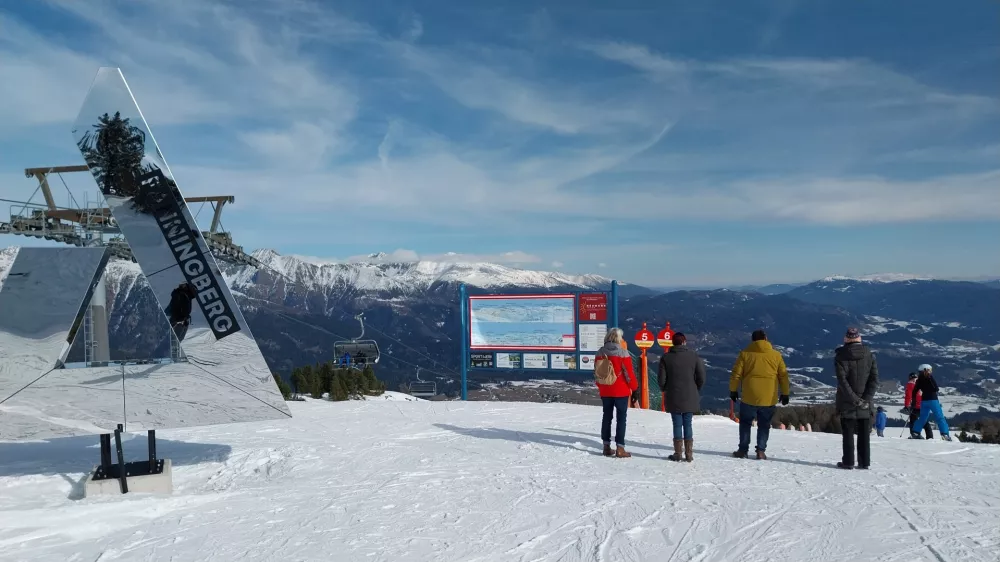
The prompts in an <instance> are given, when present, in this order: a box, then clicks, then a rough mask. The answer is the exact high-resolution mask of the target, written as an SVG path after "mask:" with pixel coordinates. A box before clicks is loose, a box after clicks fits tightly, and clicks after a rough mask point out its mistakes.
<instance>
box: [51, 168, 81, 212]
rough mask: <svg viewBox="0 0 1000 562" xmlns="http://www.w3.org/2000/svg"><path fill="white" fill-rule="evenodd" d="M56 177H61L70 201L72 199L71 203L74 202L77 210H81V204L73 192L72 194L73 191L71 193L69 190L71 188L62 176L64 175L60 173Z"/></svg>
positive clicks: (60, 179)
mask: <svg viewBox="0 0 1000 562" xmlns="http://www.w3.org/2000/svg"><path fill="white" fill-rule="evenodd" d="M56 175H57V176H59V181H61V182H62V184H63V187H65V188H66V193H68V194H69V199H70V201H72V202H73V204H74V205H76V208H77V209H79V208H80V202H79V201H77V200H76V197H73V192H72V191H70V190H69V186H68V185H66V180H65V179H64V178H63V175H62V173H61V172H58V173H56Z"/></svg>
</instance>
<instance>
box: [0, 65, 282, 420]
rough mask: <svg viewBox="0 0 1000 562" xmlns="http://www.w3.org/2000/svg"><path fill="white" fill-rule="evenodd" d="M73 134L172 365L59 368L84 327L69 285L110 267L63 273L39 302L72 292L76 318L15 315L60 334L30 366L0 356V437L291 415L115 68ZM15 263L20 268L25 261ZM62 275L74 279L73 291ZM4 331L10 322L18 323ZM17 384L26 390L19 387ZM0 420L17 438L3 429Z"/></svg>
mask: <svg viewBox="0 0 1000 562" xmlns="http://www.w3.org/2000/svg"><path fill="white" fill-rule="evenodd" d="M73 136H74V139H75V140H76V142H77V146H78V147H79V148H80V152H81V154H82V155H83V157H84V159H85V161H86V162H87V164H88V167H89V168H90V171H91V173H92V174H93V176H94V179H95V180H96V181H97V184H98V187H99V188H100V190H101V192H102V193H103V194H104V197H105V199H106V200H107V203H108V207H109V208H110V209H111V213H112V214H113V215H114V218H115V220H116V221H117V223H118V225H119V228H120V229H121V233H122V235H123V237H124V238H125V240H126V241H127V242H128V244H129V246H130V248H131V250H132V254H133V255H134V257H135V260H136V262H137V263H138V265H139V268H140V269H141V271H142V274H143V276H144V277H145V279H146V281H147V282H148V283H149V286H150V288H151V289H152V293H153V295H154V297H155V299H156V301H157V304H158V308H159V310H160V311H161V312H162V314H163V317H161V318H166V319H167V321H168V322H169V323H170V325H171V327H172V330H173V332H174V337H172V338H171V341H172V343H173V345H171V348H172V349H171V353H170V356H171V357H170V358H169V359H168V360H165V361H153V362H143V363H142V364H136V363H135V362H115V361H111V362H99V361H98V362H95V361H90V362H86V363H85V364H84V365H83V366H82V367H81V368H62V367H64V365H62V363H61V362H62V361H63V360H64V359H65V355H66V353H67V352H68V349H69V344H70V343H72V342H73V338H74V335H75V332H74V333H70V331H71V330H72V326H73V324H74V323H83V320H84V317H85V309H86V308H87V306H86V305H87V302H88V301H87V300H84V299H86V298H87V295H86V294H84V293H85V291H84V292H80V290H79V287H77V285H80V284H86V283H90V284H91V285H88V286H92V285H93V284H96V283H97V282H98V280H99V279H100V276H101V274H102V273H103V269H104V265H103V264H105V263H106V261H107V258H106V257H105V258H102V260H103V261H101V263H100V264H99V265H98V266H95V270H94V272H93V275H91V276H90V277H89V278H86V276H85V275H82V274H80V275H75V274H73V273H72V272H70V271H69V270H67V273H66V274H63V273H60V274H59V275H57V276H54V277H53V280H52V281H51V282H49V286H48V287H46V288H45V290H44V294H45V295H52V294H54V293H56V292H60V293H65V294H66V295H67V299H68V300H73V299H69V296H68V295H70V294H71V293H72V294H78V299H79V300H74V301H73V302H76V303H78V304H77V306H76V309H75V311H73V312H70V311H69V310H70V309H72V308H73V307H72V306H70V305H69V304H66V303H63V302H56V301H55V300H51V301H50V300H46V299H48V298H49V297H43V296H42V295H41V294H38V295H35V296H36V297H37V298H35V300H33V301H31V302H25V303H24V305H23V306H24V307H26V308H25V310H23V311H21V312H19V313H18V315H17V316H21V315H25V314H31V311H32V310H34V309H32V308H31V307H32V306H40V307H41V308H40V309H39V310H48V308H46V307H51V308H53V309H58V310H60V311H65V313H64V314H63V315H62V316H59V319H60V323H59V325H58V326H57V327H53V328H51V329H50V330H49V331H48V332H45V334H42V335H44V338H43V339H44V341H45V342H46V346H45V347H44V349H42V348H41V347H39V348H38V349H37V350H35V351H32V350H29V352H27V356H28V357H24V355H25V354H20V355H13V354H8V355H9V357H8V358H7V359H4V355H3V353H4V352H3V351H0V439H25V438H39V437H46V436H60V435H77V434H92V433H108V432H110V431H112V430H113V429H114V427H115V426H116V424H119V423H122V424H124V425H125V429H126V430H127V431H137V430H148V429H160V428H174V427H188V426H202V425H213V424H224V423H236V422H249V421H260V420H268V419H278V418H285V417H290V416H291V413H290V412H289V410H288V406H287V405H286V404H285V401H284V400H283V399H282V396H281V393H280V392H279V390H278V388H277V385H276V384H275V382H274V380H273V379H272V377H271V372H270V370H269V369H268V367H267V364H266V362H265V361H264V357H263V355H262V354H261V352H260V348H259V347H258V346H257V343H256V341H255V340H254V338H253V335H252V334H251V332H250V329H249V326H248V325H247V322H246V320H245V319H244V317H243V314H242V312H241V311H240V309H239V307H238V306H237V303H236V301H235V300H234V298H233V295H232V293H231V292H230V290H229V287H228V285H227V284H226V282H225V279H224V278H223V275H222V272H221V271H220V269H219V267H218V265H217V264H216V262H215V259H214V257H213V256H212V255H211V253H210V251H209V248H208V245H207V244H206V242H205V239H204V237H203V235H202V233H201V231H200V229H199V228H198V225H197V223H196V222H195V220H194V218H193V216H192V214H191V212H190V211H189V209H188V207H187V205H186V203H185V202H184V198H183V196H182V195H181V193H180V190H179V189H178V187H177V184H176V182H175V181H174V178H173V175H172V174H171V173H170V169H169V168H168V167H167V164H166V162H165V161H164V159H163V156H162V153H161V152H160V150H159V148H158V147H157V146H156V143H155V141H154V139H153V136H152V134H151V132H150V131H149V128H148V126H147V125H146V122H145V120H144V119H143V117H142V114H141V112H140V110H139V107H138V105H136V102H135V100H134V99H133V97H132V93H131V91H130V90H129V88H128V85H127V84H126V82H125V78H124V76H122V74H121V72H120V71H119V70H118V69H117V68H102V69H100V71H99V72H98V74H97V78H96V79H95V81H94V84H93V85H92V86H91V89H90V92H89V94H88V95H87V98H86V100H85V101H84V104H83V109H82V110H81V111H80V115H79V116H78V118H77V120H76V123H75V125H74V128H73ZM29 250H30V251H29ZM39 250H49V249H48V248H46V249H40V248H22V249H21V250H20V251H19V252H18V255H17V257H16V258H15V262H14V265H13V266H12V268H11V273H16V272H15V269H14V268H29V269H32V270H33V271H36V270H40V269H45V267H43V266H40V265H39V264H38V263H37V262H38V261H39V259H41V260H42V261H44V259H45V258H38V257H37V255H38V254H37V253H36V252H37V251H39ZM58 250H60V251H63V250H65V251H66V252H81V251H82V252H94V251H99V250H92V249H85V248H67V249H62V248H60V249H58ZM26 251H27V254H25V252H26ZM22 254H23V255H27V256H29V258H30V259H29V261H25V262H22ZM64 255H72V256H74V257H73V258H72V259H70V260H69V262H68V263H76V262H81V263H83V262H86V261H87V260H88V259H93V258H89V257H85V256H84V254H78V253H77V254H64ZM88 255H89V254H88ZM94 255H96V254H94ZM102 255H103V254H102ZM19 262H21V263H19ZM87 263H89V262H87ZM80 267H82V266H80ZM47 268H48V271H54V270H57V269H58V270H61V266H60V265H59V260H56V259H53V260H51V261H49V262H48V266H47ZM78 269H79V268H78ZM17 271H20V269H18V270H17ZM88 271H89V269H88ZM41 275H42V273H38V274H37V275H36V276H41ZM66 277H72V282H70V281H67V280H66V279H65V278H66ZM15 278H16V277H15ZM79 278H86V280H85V281H82V280H80V279H79ZM10 283H11V281H10V276H9V275H8V281H7V282H6V283H5V284H4V285H3V286H2V287H0V302H4V301H3V300H2V299H4V298H5V297H6V293H7V292H8V287H10V286H11V285H10ZM16 284H17V283H15V285H16ZM38 290H41V288H40V289H38ZM14 294H15V293H14V292H12V293H11V295H14ZM11 298H15V297H13V296H11ZM74 298H77V297H74ZM39 301H42V302H41V304H38V302H39ZM0 316H7V310H6V309H0ZM70 316H72V317H73V320H72V321H71V322H70V323H69V325H68V326H67V325H66V320H65V317H70ZM148 321H150V322H153V321H156V322H160V321H162V319H153V318H151V319H149V320H148ZM11 322H13V323H14V324H13V325H14V326H15V327H16V326H17V325H18V324H17V320H16V318H15V319H14V320H12V321H11ZM4 326H5V325H4V324H0V348H5V347H6V346H7V345H8V342H7V341H6V339H7V338H11V337H12V335H11V333H10V332H9V330H8V331H4ZM7 328H10V326H7ZM49 332H51V333H49ZM15 333H16V332H15ZM45 338H47V339H45ZM22 339H23V338H22ZM55 340H60V346H59V349H58V350H56V349H55V347H56V345H55V343H52V342H54V341H55ZM18 341H20V340H18ZM10 344H16V342H14V341H13V340H11V341H10ZM64 347H65V349H63V348H64ZM26 349H27V348H26ZM32 349H33V348H32ZM57 363H58V365H57ZM52 365H56V367H57V368H55V369H53V368H52ZM95 365H96V366H95ZM46 369H47V370H46ZM56 371H59V372H56ZM36 379H37V380H36ZM22 383H24V384H27V386H26V387H24V388H21V387H20V386H23V384H22ZM115 384H116V385H117V386H116V388H115V389H112V386H114V385H115ZM19 385H20V386H19ZM112 410H113V411H112ZM12 416H16V417H17V419H16V420H13V419H12ZM8 422H9V423H11V424H12V425H11V426H9V427H12V428H14V429H9V430H8V429H5V426H6V425H7V424H8ZM18 428H20V429H18Z"/></svg>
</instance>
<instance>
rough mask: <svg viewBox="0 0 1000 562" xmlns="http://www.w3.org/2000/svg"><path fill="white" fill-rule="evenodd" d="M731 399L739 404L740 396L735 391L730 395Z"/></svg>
mask: <svg viewBox="0 0 1000 562" xmlns="http://www.w3.org/2000/svg"><path fill="white" fill-rule="evenodd" d="M729 399H730V400H732V401H733V402H739V401H740V394H739V393H738V392H736V391H735V390H734V391H732V392H730V393H729Z"/></svg>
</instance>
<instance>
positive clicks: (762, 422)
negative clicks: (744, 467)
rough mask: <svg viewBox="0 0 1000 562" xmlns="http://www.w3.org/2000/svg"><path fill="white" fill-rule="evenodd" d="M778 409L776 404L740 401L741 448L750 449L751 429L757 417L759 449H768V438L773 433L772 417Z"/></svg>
mask: <svg viewBox="0 0 1000 562" xmlns="http://www.w3.org/2000/svg"><path fill="white" fill-rule="evenodd" d="M775 410H777V408H776V407H775V406H751V405H750V404H747V403H746V402H740V450H741V451H743V452H747V450H749V449H750V430H751V429H753V420H754V418H756V419H757V450H758V451H766V450H767V438H768V436H770V434H771V418H773V417H774V412H775Z"/></svg>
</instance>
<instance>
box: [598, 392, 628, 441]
mask: <svg viewBox="0 0 1000 562" xmlns="http://www.w3.org/2000/svg"><path fill="white" fill-rule="evenodd" d="M601 403H602V404H603V406H604V417H603V418H601V441H604V443H611V417H612V416H614V418H615V420H616V421H617V423H616V424H615V444H616V445H618V446H619V447H624V446H625V418H626V415H627V413H628V397H627V396H625V397H622V398H603V397H602V398H601Z"/></svg>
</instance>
